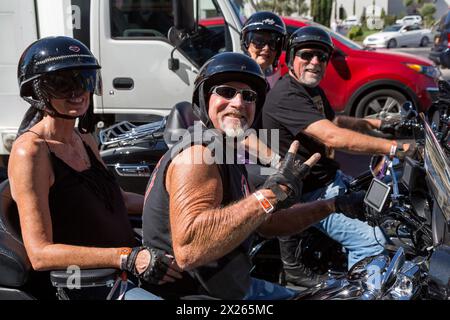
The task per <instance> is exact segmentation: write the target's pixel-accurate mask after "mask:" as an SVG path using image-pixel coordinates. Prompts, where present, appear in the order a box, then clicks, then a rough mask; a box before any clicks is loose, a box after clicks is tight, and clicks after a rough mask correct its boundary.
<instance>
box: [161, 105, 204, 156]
mask: <svg viewBox="0 0 450 320" xmlns="http://www.w3.org/2000/svg"><path fill="white" fill-rule="evenodd" d="M194 121H199V119H198V117H197V116H196V115H195V114H194V112H193V110H192V106H191V103H190V102H187V101H183V102H179V103H177V104H176V105H175V106H174V107H173V108H172V110H171V111H170V113H169V115H168V116H167V121H166V128H165V129H164V141H165V142H166V144H167V146H168V147H169V148H170V147H172V146H173V145H174V144H175V143H177V142H178V140H179V139H180V138H181V137H182V136H183V134H184V133H185V132H186V129H188V128H189V127H190V126H193V125H194Z"/></svg>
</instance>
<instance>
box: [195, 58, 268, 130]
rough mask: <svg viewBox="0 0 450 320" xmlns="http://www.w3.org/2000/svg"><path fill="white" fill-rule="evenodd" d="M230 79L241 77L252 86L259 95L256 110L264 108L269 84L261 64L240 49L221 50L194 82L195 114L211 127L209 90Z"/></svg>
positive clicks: (239, 79)
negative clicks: (239, 50)
mask: <svg viewBox="0 0 450 320" xmlns="http://www.w3.org/2000/svg"><path fill="white" fill-rule="evenodd" d="M230 81H238V82H242V83H245V84H247V85H248V86H250V88H251V89H252V90H254V91H255V92H256V93H257V96H258V97H257V99H256V114H257V113H258V112H259V111H260V110H261V109H262V106H263V104H264V101H265V99H266V92H267V88H268V87H267V86H268V85H267V82H266V79H265V77H264V74H263V72H262V70H261V68H260V67H259V65H258V64H257V63H256V62H255V61H254V60H253V59H251V58H250V57H248V56H246V55H244V54H241V53H236V52H223V53H218V54H216V55H215V56H213V57H212V58H211V59H209V60H208V61H206V62H205V64H204V65H203V67H202V68H201V69H200V71H199V74H198V76H197V78H196V79H195V82H194V94H193V97H192V108H193V110H194V113H195V115H196V116H197V117H198V118H199V119H200V120H201V121H202V122H203V124H205V126H207V127H208V128H212V127H213V126H212V123H211V120H210V118H209V116H208V106H207V103H208V102H207V97H208V96H209V93H210V90H211V89H212V88H213V87H214V86H216V85H220V84H223V83H226V82H230Z"/></svg>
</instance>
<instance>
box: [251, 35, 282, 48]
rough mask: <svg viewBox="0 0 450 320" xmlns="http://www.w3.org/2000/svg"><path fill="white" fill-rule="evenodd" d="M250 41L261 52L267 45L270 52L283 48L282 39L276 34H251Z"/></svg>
mask: <svg viewBox="0 0 450 320" xmlns="http://www.w3.org/2000/svg"><path fill="white" fill-rule="evenodd" d="M248 37H249V41H250V43H253V45H254V46H255V48H256V49H258V50H260V49H262V48H264V47H265V46H266V45H268V46H269V48H270V50H272V51H276V50H277V49H278V48H279V47H281V42H282V41H281V40H282V39H281V37H280V36H279V35H277V34H275V33H269V34H260V33H255V32H250V33H249V36H248Z"/></svg>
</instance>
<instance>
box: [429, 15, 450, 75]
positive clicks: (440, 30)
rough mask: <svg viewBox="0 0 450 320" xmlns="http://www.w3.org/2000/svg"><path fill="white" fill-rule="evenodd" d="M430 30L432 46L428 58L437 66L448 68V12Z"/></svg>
mask: <svg viewBox="0 0 450 320" xmlns="http://www.w3.org/2000/svg"><path fill="white" fill-rule="evenodd" d="M432 30H433V32H434V44H433V47H432V48H431V51H430V55H429V58H430V59H431V60H433V61H434V62H435V63H436V64H437V65H440V66H442V67H444V68H450V11H449V12H447V13H446V14H444V15H443V16H442V17H441V19H440V20H439V22H438V23H437V24H436V25H435V27H434V28H433V29H432Z"/></svg>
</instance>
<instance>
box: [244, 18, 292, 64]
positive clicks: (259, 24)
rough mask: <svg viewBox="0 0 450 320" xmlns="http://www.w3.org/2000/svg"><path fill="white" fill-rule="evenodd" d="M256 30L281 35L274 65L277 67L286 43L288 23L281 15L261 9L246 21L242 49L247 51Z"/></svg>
mask: <svg viewBox="0 0 450 320" xmlns="http://www.w3.org/2000/svg"><path fill="white" fill-rule="evenodd" d="M255 31H266V32H271V33H277V34H279V35H280V41H279V44H278V47H277V49H276V50H277V55H276V57H275V61H274V63H273V66H274V67H276V65H277V63H278V58H279V57H280V55H281V51H283V49H284V43H285V41H286V35H287V32H286V25H285V24H284V22H283V20H281V18H280V17H279V16H277V15H276V14H275V13H273V12H269V11H260V12H256V13H254V14H252V15H251V16H250V17H249V18H248V19H247V21H246V22H245V23H244V26H243V27H242V31H241V47H242V50H244V51H247V50H248V47H249V45H250V40H251V37H252V33H253V32H255Z"/></svg>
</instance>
